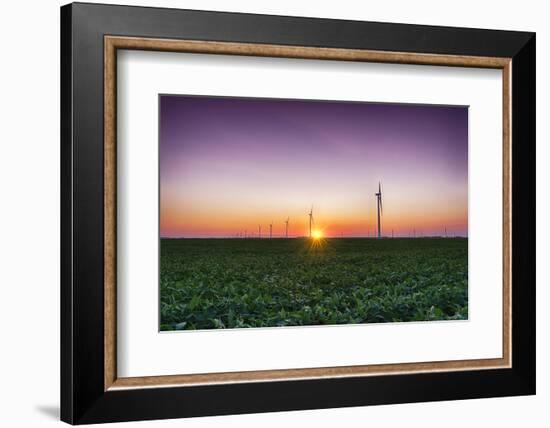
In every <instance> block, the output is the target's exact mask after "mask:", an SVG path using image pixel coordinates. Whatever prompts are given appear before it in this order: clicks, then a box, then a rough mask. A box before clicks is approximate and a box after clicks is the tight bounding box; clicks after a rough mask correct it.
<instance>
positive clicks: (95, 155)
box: [61, 3, 536, 424]
mask: <svg viewBox="0 0 550 428" xmlns="http://www.w3.org/2000/svg"><path fill="white" fill-rule="evenodd" d="M105 35H118V36H136V37H154V38H167V39H187V40H207V41H223V42H241V43H263V44H271V45H293V46H315V47H330V48H349V49H368V50H374V51H397V52H414V53H427V54H448V55H471V56H491V57H508V58H512V97H511V98H512V107H511V108H512V127H511V129H512V141H513V144H512V171H513V174H512V177H513V179H512V207H513V209H512V242H513V247H512V367H511V368H506V369H495V370H468V371H453V372H438V373H436V372H432V373H418V374H399V375H391V376H367V377H350V378H333V379H309V380H293V381H269V382H254V383H240V384H237V383H235V384H220V385H209V386H191V387H190V386H186V387H166V388H142V389H129V390H116V391H109V390H108V391H104V318H103V310H104V295H103V280H104V257H103V251H104V245H103V244H104V243H103V239H104V238H103V236H104V233H103V232H104V222H103V219H104V199H103V198H104V183H103V168H104V151H103V137H104V134H103V133H104V129H103V120H104V116H103V113H104V104H103V102H104V99H103V88H104V86H103V84H104V81H103V77H104V74H103V72H104V68H103V59H104V44H103V43H104V36H105ZM535 97H536V90H535V34H534V33H528V32H513V31H495V30H482V29H466V28H448V27H435V26H421V25H408V24H390V23H374V22H356V21H342V20H328V19H311V18H297V17H284V16H266V15H251V14H237V13H220V12H206V11H191V10H178V9H161V8H144V7H128V6H112V5H100V4H85V3H74V4H69V5H66V6H63V7H62V8H61V419H62V420H63V421H65V422H68V423H71V424H86V423H99V422H116V421H135V420H145V419H165V418H179V417H191V416H204V415H224V414H239V413H257V412H270V411H283V410H301V409H316V408H329V407H346V406H365V405H373V404H390V403H405V402H419V401H439V400H458V399H469V398H482V397H498V396H513V395H529V394H534V393H535V333H536V331H535V239H536V238H535Z"/></svg>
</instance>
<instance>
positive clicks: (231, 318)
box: [160, 238, 468, 330]
mask: <svg viewBox="0 0 550 428" xmlns="http://www.w3.org/2000/svg"><path fill="white" fill-rule="evenodd" d="M160 265H161V272H160V283H161V285H160V315H161V316H160V318H161V330H189V329H212V328H238V327H276V326H298V325H322V324H357V323H380V322H399V321H429V320H451V319H452V320H456V319H467V317H468V240H467V239H463V238H453V239H443V238H421V239H397V238H396V239H381V240H377V239H362V238H357V239H354V238H341V239H326V240H323V241H321V242H318V243H317V244H316V245H312V241H311V240H309V239H300V238H299V239H162V240H161V259H160Z"/></svg>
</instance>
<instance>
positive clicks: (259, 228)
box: [258, 224, 262, 239]
mask: <svg viewBox="0 0 550 428" xmlns="http://www.w3.org/2000/svg"><path fill="white" fill-rule="evenodd" d="M261 237H262V225H261V224H259V225H258V239H261Z"/></svg>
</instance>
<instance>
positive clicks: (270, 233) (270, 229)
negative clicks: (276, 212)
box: [269, 220, 273, 239]
mask: <svg viewBox="0 0 550 428" xmlns="http://www.w3.org/2000/svg"><path fill="white" fill-rule="evenodd" d="M272 232H273V220H271V223H270V224H269V239H271V238H272V236H273V233H272Z"/></svg>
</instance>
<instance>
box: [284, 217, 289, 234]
mask: <svg viewBox="0 0 550 428" xmlns="http://www.w3.org/2000/svg"><path fill="white" fill-rule="evenodd" d="M289 220H290V217H287V218H286V220H285V237H286V238H288V221H289Z"/></svg>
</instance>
